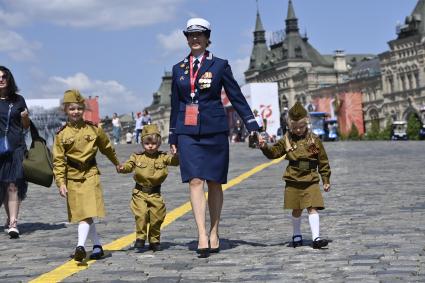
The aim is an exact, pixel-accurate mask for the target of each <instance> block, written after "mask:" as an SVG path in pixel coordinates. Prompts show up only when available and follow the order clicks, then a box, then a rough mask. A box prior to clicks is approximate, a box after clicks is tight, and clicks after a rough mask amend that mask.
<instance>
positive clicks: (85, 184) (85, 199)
mask: <svg viewBox="0 0 425 283" xmlns="http://www.w3.org/2000/svg"><path fill="white" fill-rule="evenodd" d="M67 189H68V197H67V206H68V221H69V222H79V221H81V220H84V219H86V218H90V217H105V207H104V203H103V190H102V187H101V185H100V176H99V174H96V175H93V176H90V177H88V178H87V179H85V180H68V182H67Z"/></svg>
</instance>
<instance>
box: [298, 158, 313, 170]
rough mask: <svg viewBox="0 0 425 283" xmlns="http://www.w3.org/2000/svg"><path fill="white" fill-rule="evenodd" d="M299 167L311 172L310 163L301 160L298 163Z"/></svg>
mask: <svg viewBox="0 0 425 283" xmlns="http://www.w3.org/2000/svg"><path fill="white" fill-rule="evenodd" d="M298 167H299V168H300V169H302V170H309V169H310V162H309V161H304V160H301V161H299V163H298Z"/></svg>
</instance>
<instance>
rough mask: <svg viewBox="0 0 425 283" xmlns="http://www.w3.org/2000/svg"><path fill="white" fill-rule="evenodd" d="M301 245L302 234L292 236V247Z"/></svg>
mask: <svg viewBox="0 0 425 283" xmlns="http://www.w3.org/2000/svg"><path fill="white" fill-rule="evenodd" d="M295 238H300V240H298V241H294V240H295ZM302 245H303V236H301V235H294V236H292V247H294V248H296V247H301V246H302Z"/></svg>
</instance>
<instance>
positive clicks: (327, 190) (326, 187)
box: [323, 184, 331, 192]
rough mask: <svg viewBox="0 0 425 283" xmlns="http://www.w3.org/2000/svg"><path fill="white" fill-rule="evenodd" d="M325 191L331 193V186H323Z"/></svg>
mask: <svg viewBox="0 0 425 283" xmlns="http://www.w3.org/2000/svg"><path fill="white" fill-rule="evenodd" d="M323 190H324V191H325V192H329V191H330V190H331V184H323Z"/></svg>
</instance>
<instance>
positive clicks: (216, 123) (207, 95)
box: [168, 51, 259, 144]
mask: <svg viewBox="0 0 425 283" xmlns="http://www.w3.org/2000/svg"><path fill="white" fill-rule="evenodd" d="M206 52H207V54H206V55H207V57H206V58H205V60H204V61H203V62H202V65H201V68H200V69H199V72H198V76H197V78H196V80H195V94H196V95H195V97H194V99H193V101H194V102H195V103H197V104H198V105H199V106H198V107H199V108H198V109H199V114H198V124H197V125H196V126H185V125H184V116H185V110H186V105H187V104H191V103H192V99H191V97H190V72H189V64H190V63H189V56H188V57H186V58H185V59H184V60H182V61H180V62H179V63H178V64H176V65H174V66H173V75H172V76H173V79H172V87H171V116H170V134H169V139H168V143H169V144H177V135H178V134H186V135H204V134H213V133H221V132H227V131H229V125H228V123H227V117H226V113H225V110H224V107H223V104H222V103H221V90H222V88H223V87H224V90H225V91H226V94H227V97H228V98H229V100H230V102H231V103H232V106H233V108H234V109H235V110H236V111H237V112H238V114H239V116H240V117H241V119H242V120H243V122H244V124H245V126H246V128H247V130H248V131H257V130H258V129H259V127H258V124H257V122H256V121H255V118H254V115H253V114H252V111H251V108H250V107H249V105H248V103H247V102H246V99H245V97H244V96H243V94H242V92H241V89H240V87H239V85H238V83H237V82H236V80H235V79H234V78H233V74H232V70H231V68H230V65H229V63H228V62H227V60H223V59H220V58H217V57H214V56H213V55H212V53H209V52H208V51H206ZM205 72H210V73H211V74H212V81H211V86H210V87H209V88H206V89H201V88H200V84H199V79H200V78H201V77H202V75H203V74H205Z"/></svg>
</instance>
